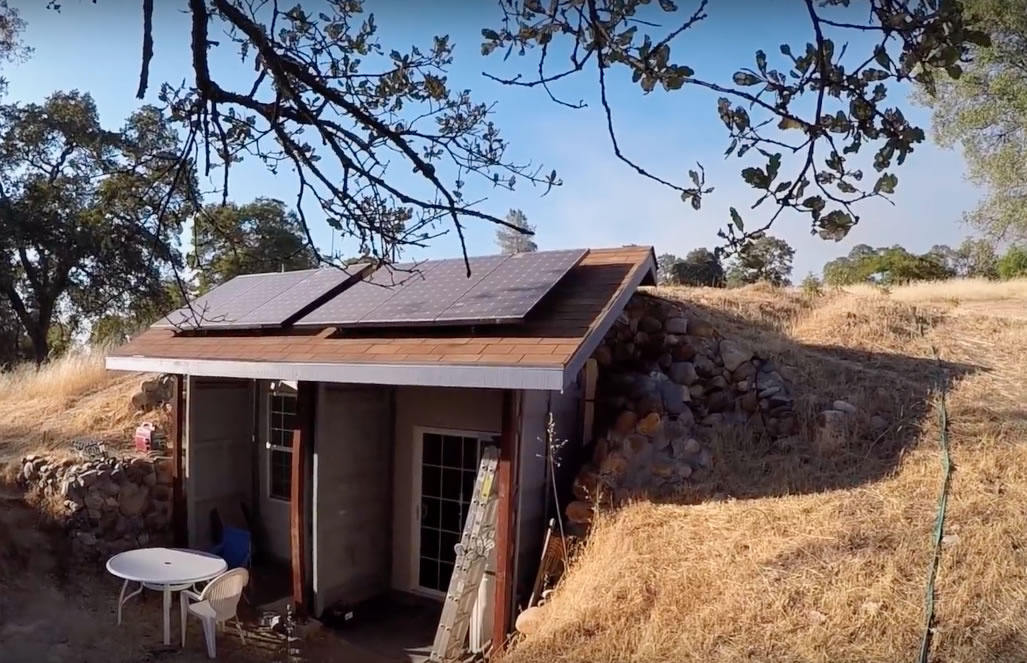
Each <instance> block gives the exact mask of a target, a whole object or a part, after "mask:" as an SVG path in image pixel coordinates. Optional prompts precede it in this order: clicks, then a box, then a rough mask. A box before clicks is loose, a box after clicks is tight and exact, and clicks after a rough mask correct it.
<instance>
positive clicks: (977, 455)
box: [506, 286, 1027, 663]
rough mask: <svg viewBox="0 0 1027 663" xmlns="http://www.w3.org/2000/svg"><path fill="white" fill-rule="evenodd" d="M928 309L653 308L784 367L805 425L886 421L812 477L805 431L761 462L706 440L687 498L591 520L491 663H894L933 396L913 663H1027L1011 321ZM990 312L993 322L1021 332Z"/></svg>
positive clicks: (841, 299)
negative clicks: (826, 420)
mask: <svg viewBox="0 0 1027 663" xmlns="http://www.w3.org/2000/svg"><path fill="white" fill-rule="evenodd" d="M937 288H938V286H935V288H934V289H932V291H931V292H930V294H931V297H930V299H931V300H932V301H931V302H930V303H926V304H925V303H921V302H920V301H918V300H917V299H916V298H915V297H913V296H907V295H908V293H901V292H900V293H894V292H893V293H892V296H882V295H881V294H880V293H873V292H870V293H857V294H851V293H834V294H831V295H828V296H826V297H823V298H819V299H816V300H809V299H804V298H803V297H802V296H801V295H799V294H797V293H795V292H790V291H779V290H768V289H764V288H749V289H742V290H731V291H723V290H708V289H700V290H687V289H671V290H668V289H662V290H659V291H657V294H659V295H661V296H665V297H669V298H674V299H677V300H680V301H681V302H683V303H684V305H686V306H689V307H691V308H692V309H693V311H694V312H695V313H696V314H697V315H701V316H704V317H706V318H707V319H709V320H710V321H711V322H713V323H714V325H715V326H717V327H718V328H719V329H720V330H721V332H722V333H724V334H725V336H728V337H733V338H737V339H740V340H744V341H747V342H749V343H751V344H752V345H753V346H755V347H757V348H758V349H759V350H760V352H761V353H764V354H767V355H769V356H774V357H775V358H776V359H777V360H778V361H779V362H780V363H781V364H785V365H789V366H791V367H793V369H794V375H793V377H794V380H795V386H796V389H797V391H798V392H799V393H800V394H801V395H802V396H801V397H803V398H805V400H806V402H807V403H808V404H809V406H808V408H807V411H806V416H807V417H813V416H815V412H816V405H815V404H816V403H822V402H824V401H825V400H828V401H829V400H830V399H832V398H846V399H847V400H849V401H851V402H853V403H856V404H858V405H861V407H865V408H867V409H871V408H872V409H874V410H875V411H882V410H884V411H886V412H887V416H888V420H889V421H888V423H889V426H888V429H887V430H886V431H885V432H884V433H882V434H880V435H870V436H862V437H860V438H858V439H852V440H850V441H849V442H848V443H847V445H846V446H845V447H844V448H843V449H841V450H840V451H839V452H838V453H835V454H833V455H831V456H829V457H825V456H823V455H822V454H818V453H817V451H816V448H815V446H814V445H813V444H812V443H810V442H809V440H808V438H809V436H810V432H811V431H812V429H813V426H814V425H815V424H814V422H813V421H810V420H807V422H806V425H805V426H804V431H805V433H804V435H803V436H799V438H797V439H793V440H791V441H789V442H788V444H786V445H784V446H783V447H782V446H779V445H775V444H772V443H767V444H762V443H754V442H752V441H751V440H749V439H748V438H747V437H746V436H745V435H742V434H737V435H730V434H726V435H724V436H722V439H720V440H719V442H718V445H717V446H716V448H715V450H714V451H715V458H714V476H713V478H712V479H711V480H710V481H708V482H707V483H706V484H705V485H702V486H695V487H693V489H692V490H691V492H687V493H686V494H683V495H682V496H681V499H680V500H679V501H678V502H677V503H663V504H656V503H652V502H648V501H641V502H637V503H635V504H633V505H630V506H627V507H625V508H622V509H620V510H619V511H616V512H613V513H609V514H606V515H604V516H602V517H600V519H599V520H598V522H597V523H596V524H595V525H594V528H593V531H592V533H591V536H590V538H589V539H588V541H587V544H586V545H585V547H584V549H583V550H582V551H581V552H580V554H579V555H578V556H577V557H576V559H575V560H574V561H573V563H572V568H571V571H570V572H569V574H568V575H567V576H566V577H565V578H564V580H563V581H562V582H561V584H560V585H559V587H558V588H557V590H556V592H555V593H554V594H553V596H552V597H550V600H549V602H548V604H547V605H546V606H544V608H543V610H544V613H543V614H544V620H543V622H542V625H541V627H540V628H539V629H538V630H537V631H536V632H535V633H533V634H532V635H531V636H529V637H527V638H524V639H522V640H521V641H519V642H518V643H517V644H516V645H515V646H514V648H513V649H512V651H511V652H510V653H509V654H508V656H507V659H506V660H508V661H515V662H517V663H520V662H527V661H554V660H555V661H575V662H577V661H580V662H582V663H584V662H586V661H589V662H591V661H627V660H631V661H696V662H699V661H702V662H704V663H705V662H724V663H727V662H732V663H734V662H736V661H780V662H781V663H785V662H787V663H794V662H799V661H801V662H807V661H809V662H813V661H824V662H830V663H837V662H838V661H846V662H861V661H881V662H885V661H888V662H892V661H898V660H905V661H910V660H915V655H916V653H917V649H918V647H919V644H920V638H921V636H922V629H923V614H924V585H925V580H926V573H927V569H928V562H929V560H930V556H931V552H932V546H931V529H932V527H933V524H934V518H935V513H936V507H937V501H938V491H939V488H940V484H941V476H942V475H941V464H940V456H939V448H938V437H939V428H938V405H939V399H938V392H937V388H936V387H937V385H938V384H939V376H942V377H941V379H940V380H941V384H944V385H945V388H946V391H947V408H948V413H949V417H950V434H951V441H952V457H953V463H954V466H955V471H954V474H953V480H952V486H951V496H950V501H949V510H948V520H947V527H946V535H947V536H946V539H945V541H946V542H945V545H944V547H943V550H942V555H941V566H940V569H939V575H938V585H937V620H936V628H935V633H934V639H933V645H932V656H931V660H932V661H948V662H961V661H1024V660H1027V508H1025V507H1024V505H1025V504H1027V444H1025V442H1027V405H1025V404H1027V378H1025V377H1024V376H1027V321H1025V320H1021V319H1016V317H1015V316H1014V317H1005V316H1001V317H999V316H989V315H986V314H985V313H983V312H982V310H984V311H986V310H987V309H986V307H985V308H983V309H982V308H978V309H976V310H975V311H974V312H972V313H967V312H966V311H965V310H958V309H960V302H959V301H958V299H957V298H954V299H953V300H952V301H948V302H946V301H943V300H942V299H939V297H938V295H937ZM896 294H899V296H895V295H896ZM1001 294H1002V299H1003V308H1002V309H998V310H999V311H1002V312H1004V311H1008V310H1010V309H1012V310H1014V311H1020V312H1021V313H1022V312H1023V311H1027V298H1024V299H1020V300H1016V299H1015V298H1014V299H1013V300H1012V301H1011V300H1010V299H1009V297H1007V296H1006V295H1007V294H1008V293H1007V292H1005V291H1003V292H1002V293H1001ZM975 301H977V302H980V301H982V300H981V299H980V295H979V293H978V295H977V299H976V300H975ZM921 330H922V331H921ZM932 346H933V347H935V348H937V351H938V354H939V355H940V358H941V361H942V363H941V371H942V372H941V373H939V372H938V365H937V364H936V362H935V360H934V354H933V352H932Z"/></svg>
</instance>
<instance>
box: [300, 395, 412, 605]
mask: <svg viewBox="0 0 1027 663" xmlns="http://www.w3.org/2000/svg"><path fill="white" fill-rule="evenodd" d="M392 428H393V426H392V388H390V387H379V386H374V385H326V384H322V385H320V388H319V390H318V404H317V423H316V430H315V434H314V488H313V490H314V505H313V506H314V508H313V518H314V523H313V524H314V529H313V566H314V574H313V580H314V611H315V614H316V615H319V614H320V613H321V611H322V610H324V609H325V608H326V607H328V606H330V605H332V604H333V603H335V602H337V601H346V602H349V603H355V602H357V601H362V600H364V599H367V598H370V597H372V596H374V595H376V594H379V593H381V592H383V591H385V590H387V589H388V587H389V576H390V572H391V565H390V552H391V551H390V549H389V542H390V541H391V539H392V537H391V524H392V519H391V506H392V474H391V467H392V445H393V439H394V438H393V432H392Z"/></svg>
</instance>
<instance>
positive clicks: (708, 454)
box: [699, 449, 713, 469]
mask: <svg viewBox="0 0 1027 663" xmlns="http://www.w3.org/2000/svg"><path fill="white" fill-rule="evenodd" d="M699 467H702V468H704V469H709V468H711V467H713V452H712V451H710V450H709V449H703V450H702V451H700V452H699Z"/></svg>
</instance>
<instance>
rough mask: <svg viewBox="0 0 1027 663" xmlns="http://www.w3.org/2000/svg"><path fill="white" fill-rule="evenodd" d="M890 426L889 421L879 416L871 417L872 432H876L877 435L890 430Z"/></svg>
mask: <svg viewBox="0 0 1027 663" xmlns="http://www.w3.org/2000/svg"><path fill="white" fill-rule="evenodd" d="M888 425H889V424H888V420H887V419H885V418H884V417H882V416H881V415H879V414H875V415H874V416H872V417H870V430H872V431H874V433H876V434H877V435H880V434H881V433H883V432H885V431H886V430H888Z"/></svg>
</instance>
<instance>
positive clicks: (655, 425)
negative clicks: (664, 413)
mask: <svg viewBox="0 0 1027 663" xmlns="http://www.w3.org/2000/svg"><path fill="white" fill-rule="evenodd" d="M661 423H662V420H661V418H660V415H659V414H657V413H656V412H651V413H649V414H648V415H646V416H645V417H643V418H642V419H641V420H640V421H639V422H638V425H637V426H636V427H635V428H636V429H637V430H638V432H639V433H642V434H643V435H652V434H653V433H655V432H656V431H657V430H659V428H660V425H661Z"/></svg>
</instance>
